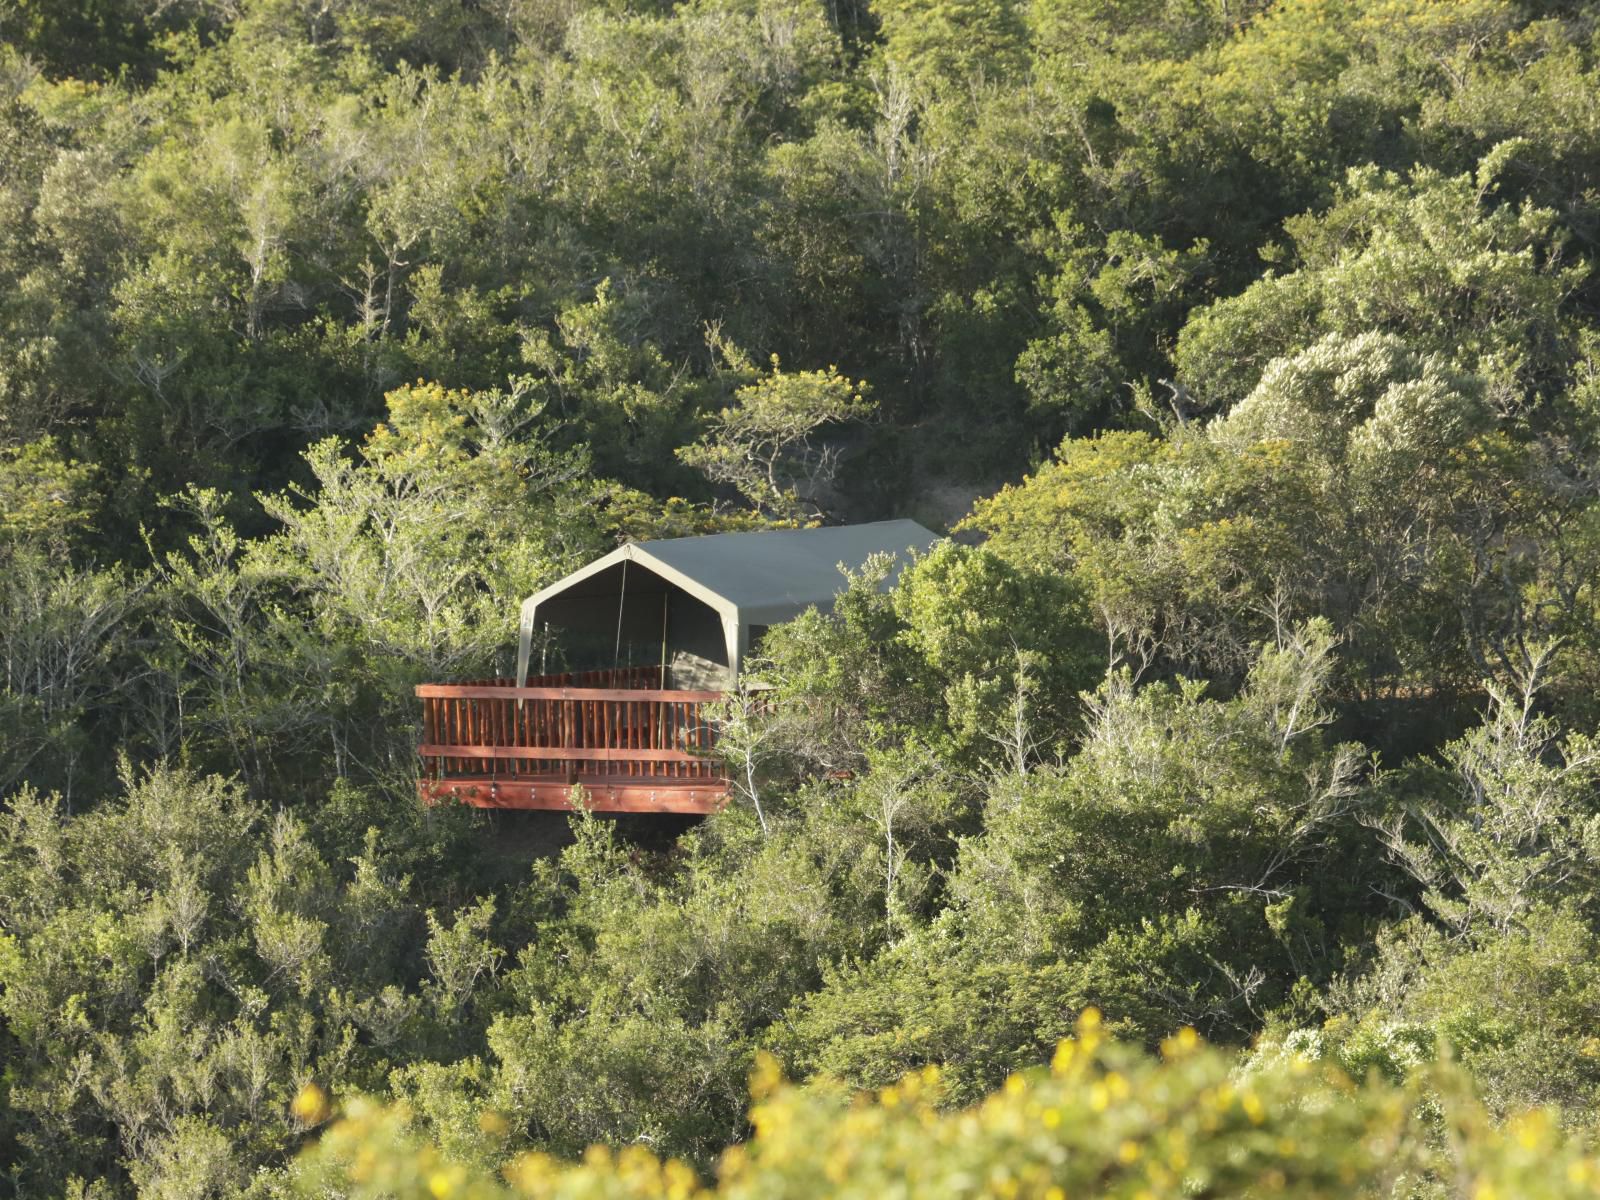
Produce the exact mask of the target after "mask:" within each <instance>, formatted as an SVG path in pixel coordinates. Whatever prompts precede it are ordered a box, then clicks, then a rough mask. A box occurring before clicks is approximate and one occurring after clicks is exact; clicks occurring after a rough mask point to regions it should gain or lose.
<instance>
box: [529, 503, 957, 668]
mask: <svg viewBox="0 0 1600 1200" xmlns="http://www.w3.org/2000/svg"><path fill="white" fill-rule="evenodd" d="M938 540H939V539H938V537H937V536H936V535H935V534H933V533H932V532H930V531H929V530H927V529H924V528H923V527H922V526H921V525H919V524H917V523H916V522H915V521H875V522H872V523H870V524H864V525H837V526H831V527H828V528H823V529H766V530H759V531H756V532H752V533H714V534H708V535H705V536H703V537H687V538H668V539H663V540H661V541H653V542H630V543H628V544H627V545H625V546H619V547H617V549H615V550H613V551H612V552H611V553H610V554H607V555H605V556H603V557H601V558H598V559H596V560H595V561H594V562H592V563H590V564H589V565H588V566H586V567H583V568H581V569H579V570H577V571H574V572H573V573H572V574H571V575H568V576H567V577H566V578H565V579H562V580H559V581H558V582H556V583H553V584H551V585H550V586H549V587H547V588H544V589H543V590H541V591H539V592H536V593H535V594H534V595H532V596H529V597H528V598H527V599H526V600H524V601H523V602H522V630H521V640H520V646H519V653H518V659H517V677H518V679H519V680H520V679H525V678H527V667H528V654H529V648H530V643H531V640H532V635H533V630H534V628H535V622H536V621H537V619H538V616H537V614H538V610H539V607H540V605H542V604H544V603H545V602H546V601H549V600H553V599H554V598H556V597H557V596H561V595H563V594H565V593H570V592H573V591H574V590H576V589H580V588H581V587H582V585H583V584H584V582H585V581H586V580H590V579H593V578H594V577H595V576H597V575H600V574H601V573H603V572H605V571H608V570H610V569H611V568H612V567H615V566H617V565H618V564H619V563H637V564H639V565H640V566H642V567H644V568H645V569H646V570H648V571H650V572H651V573H652V574H654V575H656V576H658V577H660V578H661V579H663V580H665V581H666V582H667V583H670V584H673V585H675V586H677V587H679V588H681V589H682V590H683V591H685V592H687V593H688V594H689V595H691V596H694V597H695V598H696V599H698V600H700V601H702V602H703V603H705V604H707V605H708V606H710V607H711V608H712V609H713V610H715V611H716V612H717V613H718V615H719V616H720V617H721V618H722V624H723V629H724V634H725V636H726V638H727V642H728V661H729V663H730V664H731V668H732V670H733V671H734V673H735V676H737V671H738V662H739V658H740V656H741V655H742V653H743V651H744V649H745V648H746V647H747V646H748V644H749V630H750V627H751V626H752V625H772V624H776V623H777V622H780V621H787V620H789V619H791V618H793V617H797V616H799V615H800V614H801V613H802V612H804V611H805V610H806V609H807V608H810V607H811V606H812V605H817V606H819V607H827V606H830V605H831V604H832V603H833V599H834V597H835V596H837V595H838V593H839V591H840V589H841V588H842V587H843V586H844V577H843V576H842V575H841V574H840V573H839V567H840V566H841V565H843V566H845V567H848V568H850V569H852V570H854V569H856V568H858V567H860V566H861V565H862V564H864V563H865V562H866V561H867V559H869V558H871V557H872V556H873V555H874V554H880V553H881V554H892V555H895V556H897V558H898V560H899V561H898V563H897V565H896V567H895V571H894V572H892V573H891V576H890V580H891V581H892V579H893V577H894V575H895V574H897V573H898V571H899V569H900V566H902V565H904V563H905V562H906V561H907V558H908V555H907V551H908V550H917V551H924V550H927V549H928V548H929V547H930V546H932V545H933V544H934V543H935V542H937V541H938Z"/></svg>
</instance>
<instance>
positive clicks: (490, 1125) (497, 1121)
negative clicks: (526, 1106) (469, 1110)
mask: <svg viewBox="0 0 1600 1200" xmlns="http://www.w3.org/2000/svg"><path fill="white" fill-rule="evenodd" d="M478 1128H479V1129H481V1130H483V1132H484V1133H487V1134H488V1135H489V1136H490V1137H504V1136H505V1135H506V1134H507V1132H509V1131H510V1129H511V1123H510V1122H509V1121H507V1120H506V1119H505V1118H504V1117H502V1116H501V1115H500V1114H499V1113H497V1112H495V1111H494V1110H493V1109H492V1108H486V1109H484V1110H483V1111H482V1112H481V1113H479V1114H478Z"/></svg>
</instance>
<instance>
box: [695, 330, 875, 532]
mask: <svg viewBox="0 0 1600 1200" xmlns="http://www.w3.org/2000/svg"><path fill="white" fill-rule="evenodd" d="M866 391H867V384H866V381H865V380H862V381H861V382H859V383H851V382H850V380H848V379H846V378H845V377H844V376H843V375H841V374H839V370H838V368H837V367H829V368H828V369H827V370H826V371H801V372H799V373H798V374H787V375H786V374H784V372H783V369H782V368H781V367H780V366H779V364H778V359H777V357H776V356H774V357H773V360H772V373H771V374H770V375H768V376H766V377H765V378H762V379H759V380H758V381H757V382H755V383H751V384H746V385H745V386H744V387H741V388H740V389H739V390H738V391H737V392H735V393H734V405H733V406H732V407H729V408H725V409H723V410H722V411H721V412H720V413H719V414H717V416H716V417H714V418H713V419H712V421H711V428H710V430H709V431H708V432H707V434H706V435H705V437H704V438H703V439H702V440H701V441H699V442H697V443H695V444H694V445H693V446H685V447H684V448H683V449H681V450H679V452H678V457H679V458H681V459H682V460H683V461H684V462H685V463H687V464H688V465H689V466H691V467H694V468H696V469H697V470H699V471H703V472H704V473H705V474H706V476H707V477H708V478H710V479H712V480H714V481H715V482H717V483H723V484H731V485H732V486H733V487H735V488H737V489H738V491H739V493H740V495H742V496H743V497H744V498H745V501H746V502H747V503H748V504H749V505H750V506H751V507H752V508H754V509H756V510H757V511H764V512H767V513H769V514H771V515H772V516H773V517H775V518H777V519H780V520H789V521H796V520H799V519H801V518H802V517H805V516H808V515H810V514H808V513H807V511H806V510H807V507H808V506H809V505H811V504H813V503H814V499H813V498H814V497H815V496H816V494H817V492H818V490H819V489H822V488H826V487H827V486H828V485H829V484H830V483H832V481H833V477H834V475H835V473H836V471H837V466H836V461H837V457H838V450H837V447H834V446H830V445H827V444H826V443H823V444H818V440H817V439H818V436H819V435H818V431H819V430H821V429H822V428H823V427H824V426H827V425H835V424H839V423H841V422H845V421H856V420H862V419H864V418H866V417H869V416H871V415H872V413H873V411H874V405H873V404H872V403H871V402H869V401H868V400H866V399H865V393H866Z"/></svg>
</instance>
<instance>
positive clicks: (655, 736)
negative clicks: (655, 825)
mask: <svg viewBox="0 0 1600 1200" xmlns="http://www.w3.org/2000/svg"><path fill="white" fill-rule="evenodd" d="M660 682H661V672H660V669H659V668H657V667H636V668H619V669H616V670H610V671H591V672H584V673H582V674H576V675H573V674H568V675H546V676H541V677H538V678H535V679H530V680H529V681H528V686H527V687H520V688H519V687H516V686H515V685H514V684H515V681H514V680H509V679H485V680H475V681H469V682H465V683H453V684H422V685H421V686H419V687H418V688H417V689H416V694H417V696H418V697H420V698H421V700H422V724H423V735H422V744H421V745H420V746H419V747H418V748H417V749H418V753H419V754H420V755H421V756H422V758H423V762H424V773H425V775H426V776H427V777H428V778H430V779H434V780H442V779H455V780H472V779H494V780H503V781H506V782H508V783H515V782H517V781H519V780H528V779H542V780H546V781H551V782H565V783H573V782H578V781H581V780H594V779H600V780H606V781H610V780H615V781H618V782H627V781H629V780H634V781H639V782H643V781H645V780H650V781H655V782H661V783H667V784H671V783H680V782H681V783H690V782H694V781H699V782H704V783H710V782H720V781H721V780H722V779H723V773H722V770H721V765H720V763H718V762H716V761H715V760H714V759H711V758H709V757H708V754H709V752H710V751H711V750H712V748H713V746H714V744H715V735H714V731H713V729H712V726H711V723H710V719H709V718H710V713H709V711H708V709H709V708H710V707H711V706H712V705H715V704H716V703H717V702H718V701H720V700H721V699H722V698H723V694H722V693H721V692H710V691H704V692H702V691H681V690H669V689H665V688H662V687H660V686H659V685H660Z"/></svg>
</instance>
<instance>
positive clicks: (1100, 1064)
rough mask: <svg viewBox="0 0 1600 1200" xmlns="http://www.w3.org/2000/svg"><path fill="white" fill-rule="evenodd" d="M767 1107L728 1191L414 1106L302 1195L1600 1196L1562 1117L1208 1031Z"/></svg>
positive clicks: (367, 1130) (731, 1153) (676, 1169)
mask: <svg viewBox="0 0 1600 1200" xmlns="http://www.w3.org/2000/svg"><path fill="white" fill-rule="evenodd" d="M751 1092H752V1097H753V1100H754V1106H753V1107H752V1109H751V1110H750V1124H751V1126H752V1127H753V1130H754V1133H753V1136H752V1137H751V1138H750V1139H749V1140H748V1141H747V1142H746V1143H744V1144H742V1145H738V1146H735V1147H733V1148H731V1149H730V1150H728V1151H727V1152H726V1153H725V1154H724V1155H723V1156H722V1159H721V1162H720V1163H719V1164H718V1166H717V1170H716V1172H715V1177H714V1179H713V1178H702V1177H701V1176H700V1175H698V1174H697V1173H696V1172H695V1171H694V1170H693V1169H692V1168H691V1167H689V1166H688V1165H686V1164H684V1163H681V1162H678V1161H676V1160H666V1161H663V1160H661V1159H659V1158H657V1157H656V1156H655V1155H654V1154H653V1153H651V1152H650V1151H649V1150H648V1149H647V1148H645V1147H642V1146H630V1147H627V1148H626V1149H623V1150H621V1151H620V1152H613V1151H612V1150H609V1149H607V1148H605V1147H598V1146H597V1147H594V1148H592V1149H590V1150H589V1151H588V1153H587V1154H586V1155H585V1156H584V1159H583V1161H582V1162H581V1163H563V1162H559V1161H557V1160H555V1159H552V1158H550V1157H548V1156H546V1155H541V1154H533V1153H528V1154H521V1155H516V1156H512V1157H511V1158H510V1159H509V1161H508V1162H507V1164H506V1166H505V1167H504V1169H503V1171H502V1175H501V1178H498V1179H497V1178H492V1177H490V1176H488V1175H487V1174H485V1173H484V1172H482V1171H479V1170H475V1169H472V1168H470V1167H468V1166H466V1165H464V1164H460V1163H452V1162H449V1161H446V1160H445V1159H444V1158H443V1157H442V1156H441V1155H440V1154H439V1152H438V1151H437V1150H436V1149H434V1148H433V1147H431V1146H428V1145H426V1144H424V1143H422V1142H420V1141H419V1140H418V1139H417V1138H416V1137H415V1136H414V1135H413V1134H412V1133H410V1132H409V1130H408V1127H407V1113H406V1112H405V1111H404V1110H403V1109H400V1108H395V1107H387V1108H386V1107H383V1106H380V1105H376V1104H372V1103H370V1102H366V1101H361V1102H356V1103H353V1104H351V1105H350V1106H349V1108H348V1110H347V1112H346V1114H345V1115H344V1116H343V1117H342V1118H341V1119H339V1120H337V1121H336V1122H335V1123H334V1124H333V1125H332V1126H331V1127H330V1128H329V1129H328V1131H327V1133H326V1134H325V1136H324V1137H323V1138H322V1140H321V1142H320V1143H319V1144H318V1145H317V1146H316V1147H315V1148H314V1149H312V1150H311V1151H310V1152H309V1153H308V1154H307V1155H306V1157H305V1158H304V1159H303V1160H302V1161H301V1163H300V1165H299V1170H298V1171H297V1181H298V1183H299V1185H300V1187H301V1189H302V1190H303V1191H304V1192H305V1194H308V1195H318V1196H326V1195H329V1194H335V1195H345V1196H348V1197H350V1198H351V1200H368V1198H370V1200H377V1198H378V1197H395V1198H396V1200H412V1198H415V1200H514V1198H517V1197H536V1198H539V1200H588V1198H594V1200H599V1198H606V1200H613V1198H615V1200H623V1198H637V1200H690V1198H691V1197H707V1198H709V1197H720V1198H722V1200H785V1198H793V1200H812V1198H814V1197H824V1196H826V1197H837V1198H840V1200H844V1198H854V1197H860V1198H861V1200H879V1198H884V1197H947V1196H948V1197H955V1196H962V1197H967V1196H992V1197H1001V1198H1012V1197H1016V1198H1028V1200H1067V1198H1068V1197H1106V1198H1111V1197H1116V1198H1119V1200H1166V1198H1169V1197H1171V1198H1176V1197H1186V1196H1213V1197H1221V1196H1240V1197H1243V1196H1251V1197H1256V1196H1274V1195H1281V1196H1294V1197H1329V1198H1333V1197H1340V1198H1343V1197H1351V1196H1396V1195H1404V1196H1416V1197H1428V1196H1433V1195H1438V1196H1450V1197H1472V1198H1474V1200H1494V1198H1495V1197H1518V1198H1521V1200H1545V1198H1552V1197H1574V1196H1594V1195H1600V1159H1597V1158H1596V1157H1595V1156H1594V1154H1593V1153H1592V1152H1591V1149H1590V1148H1589V1146H1588V1145H1586V1144H1585V1143H1583V1142H1581V1141H1578V1140H1575V1139H1573V1138H1571V1137H1570V1136H1568V1135H1566V1134H1564V1133H1563V1132H1562V1131H1561V1130H1560V1128H1559V1125H1558V1123H1557V1122H1556V1120H1555V1118H1554V1115H1553V1114H1551V1113H1548V1112H1545V1111H1542V1110H1540V1111H1533V1112H1530V1113H1527V1114H1524V1115H1523V1116H1521V1117H1518V1118H1516V1119H1515V1120H1512V1121H1510V1122H1508V1123H1507V1124H1505V1125H1503V1126H1495V1125H1493V1124H1491V1123H1490V1122H1489V1120H1488V1119H1487V1117H1486V1116H1485V1114H1484V1111H1483V1109H1482V1107H1481V1106H1480V1105H1479V1104H1478V1103H1477V1102H1476V1100H1475V1099H1474V1098H1473V1097H1472V1095H1471V1093H1470V1090H1469V1088H1468V1085H1467V1084H1466V1083H1465V1081H1464V1078H1463V1077H1462V1076H1460V1075H1458V1074H1456V1073H1454V1072H1453V1071H1451V1070H1450V1069H1449V1068H1442V1069H1440V1068H1436V1069H1433V1070H1432V1071H1430V1073H1429V1074H1428V1075H1427V1076H1426V1077H1423V1076H1418V1077H1417V1078H1416V1079H1415V1080H1414V1081H1413V1082H1412V1083H1410V1084H1408V1085H1405V1086H1394V1085H1392V1084H1389V1083H1386V1082H1384V1081H1382V1080H1380V1079H1378V1078H1377V1077H1373V1078H1372V1079H1370V1080H1368V1081H1366V1082H1364V1083H1356V1082H1354V1081H1352V1080H1351V1079H1350V1078H1349V1077H1348V1076H1346V1075H1344V1074H1343V1073H1341V1072H1340V1071H1338V1070H1337V1068H1334V1067H1330V1066H1325V1065H1320V1064H1315V1063H1312V1062H1310V1061H1309V1060H1306V1059H1302V1058H1295V1057H1292V1056H1288V1057H1279V1058H1276V1059H1273V1060H1272V1061H1270V1062H1263V1063H1259V1064H1258V1065H1256V1066H1254V1067H1251V1068H1250V1069H1241V1067H1240V1066H1239V1060H1238V1059H1237V1058H1235V1057H1233V1056H1231V1055H1228V1054H1226V1053H1224V1052H1222V1051H1219V1050H1215V1049H1212V1048H1210V1047H1206V1046H1204V1045H1202V1044H1201V1043H1200V1041H1199V1039H1198V1038H1197V1037H1196V1036H1195V1034H1194V1033H1193V1031H1192V1030H1185V1031H1183V1032H1181V1033H1179V1034H1178V1035H1176V1036H1175V1037H1173V1038H1171V1039H1169V1040H1168V1041H1167V1043H1166V1044H1165V1046H1164V1047H1163V1053H1162V1056H1161V1058H1160V1059H1157V1058H1154V1057H1151V1056H1149V1055H1146V1054H1145V1053H1143V1052H1142V1051H1140V1050H1138V1049H1136V1048H1133V1047H1130V1046H1126V1045H1119V1044H1117V1043H1115V1042H1110V1041H1108V1040H1107V1039H1105V1038H1104V1037H1103V1035H1102V1032H1101V1029H1100V1022H1099V1017H1098V1014H1096V1013H1094V1012H1093V1011H1092V1010H1091V1011H1090V1012H1088V1013H1086V1014H1085V1016H1084V1018H1083V1019H1082V1021H1081V1022H1080V1025H1079V1028H1078V1034H1077V1037H1075V1038H1072V1039H1069V1040H1067V1041H1065V1042H1063V1043H1062V1044H1061V1046H1060V1048H1059V1049H1058V1050H1057V1052H1056V1055H1055V1058H1054V1060H1053V1061H1052V1063H1051V1064H1050V1066H1049V1067H1048V1068H1039V1069H1035V1070H1030V1071H1026V1072H1022V1073H1019V1074H1017V1075H1014V1076H1012V1077H1011V1078H1010V1079H1009V1080H1007V1082H1006V1084H1005V1086H1004V1087H1003V1088H1001V1089H1000V1090H999V1091H997V1092H995V1093H994V1094H992V1095H991V1096H989V1097H988V1098H987V1099H985V1100H984V1101H983V1102H982V1103H980V1104H978V1105H976V1106H974V1107H971V1108H966V1109H960V1110H956V1111H947V1110H944V1109H942V1108H941V1107H940V1104H939V1100H940V1073H939V1070H938V1068H937V1067H928V1068H926V1069H925V1070H923V1071H922V1072H920V1073H916V1074H912V1075H909V1076H907V1077H906V1078H905V1079H903V1080H902V1081H901V1082H900V1083H898V1084H896V1085H894V1086H892V1087H888V1088H884V1089H883V1090H881V1091H879V1092H876V1093H873V1094H868V1095H861V1096H856V1097H853V1098H851V1097H846V1096H842V1095H840V1094H839V1093H838V1091H837V1089H830V1088H827V1087H825V1086H812V1087H806V1088H800V1087H795V1086H792V1085H789V1084H787V1083H785V1082H784V1081H783V1079H782V1078H781V1076H780V1073H779V1071H778V1068H777V1064H776V1062H775V1061H774V1060H772V1059H771V1058H766V1057H764V1058H762V1059H761V1060H760V1061H758V1063H757V1065H756V1069H755V1071H754V1073H753V1076H752V1080H751ZM484 1121H485V1122H486V1125H485V1127H486V1128H490V1129H499V1128H501V1127H502V1125H501V1124H500V1122H499V1118H498V1117H497V1116H496V1115H495V1114H493V1113H486V1114H484Z"/></svg>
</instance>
